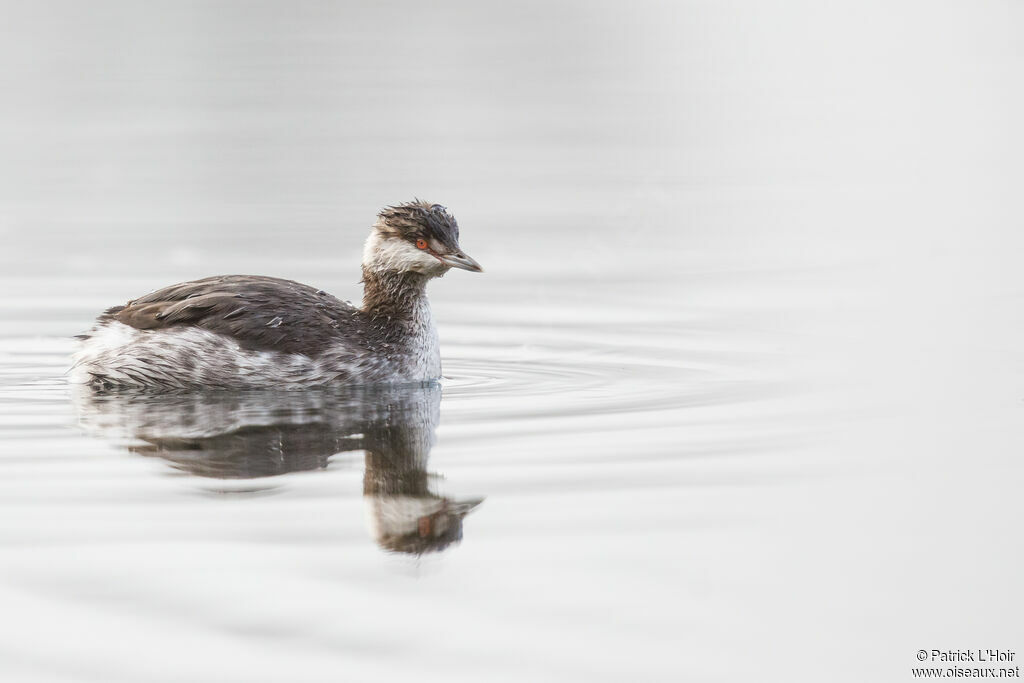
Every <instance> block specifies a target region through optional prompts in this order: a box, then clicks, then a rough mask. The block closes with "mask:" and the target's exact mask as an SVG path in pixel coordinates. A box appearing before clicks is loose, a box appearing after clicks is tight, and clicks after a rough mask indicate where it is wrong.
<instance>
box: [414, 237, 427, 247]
mask: <svg viewBox="0 0 1024 683" xmlns="http://www.w3.org/2000/svg"><path fill="white" fill-rule="evenodd" d="M416 248H417V249H426V248H427V241H426V240H425V239H423V238H422V237H421V238H419V239H418V240H416Z"/></svg>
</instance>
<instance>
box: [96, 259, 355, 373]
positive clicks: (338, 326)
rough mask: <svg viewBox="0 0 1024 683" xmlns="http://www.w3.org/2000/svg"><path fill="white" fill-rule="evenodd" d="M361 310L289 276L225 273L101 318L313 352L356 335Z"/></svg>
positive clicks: (185, 284) (149, 297)
mask: <svg viewBox="0 0 1024 683" xmlns="http://www.w3.org/2000/svg"><path fill="white" fill-rule="evenodd" d="M357 315H359V311H358V309H356V308H355V307H353V306H351V305H350V304H346V303H344V302H342V301H339V300H338V299H337V298H335V297H333V296H331V295H330V294H327V293H326V292H324V291H323V290H318V289H314V288H313V287H310V286H308V285H303V284H300V283H298V282H293V281H291V280H282V279H279V278H273V277H262V276H256V275H222V276H216V277H208V278H204V279H202V280H193V281H191V282H182V283H180V284H177V285H171V286H170V287H164V288H163V289H159V290H157V291H155V292H152V293H150V294H147V295H146V296H143V297H140V298H138V299H134V300H132V301H129V302H128V304H127V305H126V306H117V307H114V308H111V309H110V310H108V311H107V312H106V313H104V315H103V316H102V318H101V320H100V321H101V322H103V319H104V318H105V319H107V320H116V321H118V322H121V323H124V324H125V325H130V326H131V327H134V328H136V329H139V330H159V329H169V328H173V327H180V326H194V327H200V328H203V329H205V330H209V331H210V332H216V333H218V334H223V335H225V336H227V337H231V338H232V339H234V340H235V341H237V342H238V344H239V345H240V346H241V347H242V348H245V349H248V350H254V351H281V352H284V353H303V354H306V355H315V354H317V353H319V352H320V351H322V350H323V349H324V348H326V347H327V346H328V345H330V344H332V343H336V342H338V341H339V340H341V339H343V338H346V337H352V336H355V335H356V334H357V333H358V329H357V328H358V326H357V325H356V324H355V323H354V318H355V317H356V316H357Z"/></svg>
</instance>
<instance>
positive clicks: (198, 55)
mask: <svg viewBox="0 0 1024 683" xmlns="http://www.w3.org/2000/svg"><path fill="white" fill-rule="evenodd" d="M1022 36H1024V5H1021V3H1019V2H1011V1H1005V2H998V1H987V0H975V1H971V2H968V1H964V2H928V1H923V0H922V1H920V2H914V1H907V0H902V1H896V2H891V1H886V2H880V1H868V2H840V3H822V2H817V1H808V2H795V1H793V2H781V1H779V2H758V1H749V2H740V1H736V2H664V3H652V2H639V3H637V2H630V3H606V2H582V1H581V2H575V3H565V2H555V3H552V2H531V3H472V2H447V3H415V2H389V3H374V4H366V5H356V4H350V3H340V2H339V3H327V2H325V3H309V2H281V3H267V2H237V3H231V2H166V3H164V2H138V3H132V2H90V3H77V2H64V3H54V2H42V3H39V2H6V3H4V4H3V6H2V21H0V240H2V243H3V247H2V250H0V311H2V316H0V379H2V387H0V389H2V392H0V400H2V402H3V414H2V415H0V474H2V476H0V509H2V511H0V602H2V604H3V615H2V616H0V674H2V678H3V679H4V680H12V681H14V680H17V681H37V680H38V681H178V680H189V681H236V680H237V681H247V682H251V681H283V680H302V681H321V680H323V681H328V680H330V681H337V680H353V681H357V680H358V681H367V680H399V679H423V680H445V681H453V680H510V681H519V680H551V681H562V680H579V681H591V680H609V681H619V680H651V681H662V680H701V681H703V680H708V681H717V680H727V681H733V680H773V681H774V680H778V681H795V680H800V681H826V680H827V681H864V680H872V681H904V680H912V678H911V676H910V668H911V667H912V666H917V662H916V660H915V659H914V653H915V652H916V651H917V650H918V649H921V648H925V649H931V648H962V649H966V648H989V647H992V648H996V647H999V648H1009V649H1013V650H1016V651H1018V652H1021V653H1024V629H1022V627H1021V625H1020V618H1019V617H1020V613H1021V609H1022V607H1024V593H1022V591H1021V587H1020V563H1021V558H1022V554H1021V543H1022V536H1021V533H1020V522H1021V513H1022V504H1021V499H1020V490H1021V483H1022V478H1024V466H1022V465H1021V463H1020V455H1021V447H1022V445H1024V428H1022V418H1024V355H1022V349H1024V318H1022V310H1024V309H1022V303H1024V273H1022V268H1021V258H1022V247H1024V237H1022V234H1024V232H1022V229H1024V225H1022V219H1024V210H1022V207H1021V203H1020V187H1021V183H1022V180H1024V174H1022V163H1021V158H1022V155H1024V140H1022V135H1021V126H1020V121H1021V120H1022V116H1024V106H1022V104H1024V97H1022V93H1021V84H1022V82H1024V56H1022V47H1021V46H1022V45H1024V42H1022ZM413 195H418V196H421V197H424V198H427V199H429V200H431V201H437V202H442V203H445V204H447V205H448V206H449V207H451V209H452V211H453V212H454V213H455V214H456V215H457V216H458V218H459V220H460V223H461V225H462V229H463V245H464V246H465V248H466V250H467V251H468V252H469V253H470V254H472V255H473V256H475V257H476V258H478V260H480V261H481V263H483V264H484V266H485V267H486V268H487V269H488V273H486V274H485V275H483V276H473V275H469V274H465V273H453V274H451V275H450V276H448V277H447V278H445V279H444V280H443V281H442V282H439V283H437V284H436V285H434V286H433V287H432V289H431V291H432V296H433V299H434V301H435V311H436V312H437V315H438V318H439V324H440V326H441V334H442V343H443V345H444V356H445V364H446V374H448V375H449V377H450V379H449V382H448V384H447V385H446V386H447V389H446V395H445V402H444V404H443V406H442V424H441V429H440V430H439V433H438V439H439V442H438V446H437V448H436V449H435V451H434V453H433V457H432V469H434V470H436V471H438V472H442V473H444V474H445V476H446V482H448V484H449V485H450V487H451V488H452V489H453V490H455V491H457V492H463V493H468V494H475V495H484V496H487V501H486V502H485V503H484V505H483V506H482V507H481V508H480V510H479V511H477V512H474V513H473V515H472V516H471V517H469V518H467V523H466V537H465V540H464V541H463V543H462V545H461V546H459V547H457V548H454V549H451V550H449V551H447V552H446V553H445V554H444V555H442V556H438V557H430V558H424V560H422V561H421V562H420V563H410V562H408V561H404V560H402V559H401V558H395V557H393V556H389V555H385V554H384V553H382V552H380V551H379V550H378V549H377V548H376V547H375V546H373V544H372V543H371V542H370V540H369V539H368V537H367V536H366V534H365V532H364V531H363V529H362V526H363V521H362V512H361V500H360V476H361V469H360V463H359V461H358V459H341V460H339V461H338V462H337V463H336V466H335V465H332V467H330V468H328V469H327V470H326V471H324V472H322V473H316V474H305V475H301V476H299V475H296V476H290V477H284V478H282V479H281V480H280V481H276V482H275V483H274V487H276V488H274V491H275V492H276V495H270V496H253V497H246V496H236V497H232V496H231V495H228V494H217V493H212V492H211V491H212V490H213V489H215V488H216V487H215V486H213V485H211V484H210V483H209V482H208V481H202V480H197V479H191V478H187V477H180V476H178V477H172V476H168V473H169V472H170V468H169V467H168V466H167V465H166V463H161V462H158V461H155V459H143V458H139V457H137V456H130V455H128V454H126V453H124V452H123V450H121V449H120V448H118V447H117V445H116V444H109V443H105V442H103V441H100V440H95V439H89V438H87V437H85V436H83V435H81V434H80V433H79V432H78V431H77V430H76V429H75V418H74V415H73V413H72V411H71V409H70V408H69V407H68V402H67V397H66V392H65V388H64V386H63V384H62V379H61V372H62V371H63V369H64V367H66V362H67V354H68V352H69V351H70V349H71V346H70V342H69V341H68V337H69V336H70V335H72V334H75V333H76V332H79V331H81V330H82V329H83V328H84V327H85V326H86V325H87V324H88V322H89V320H90V318H91V317H92V316H93V315H95V313H96V312H98V311H99V310H101V309H102V308H103V307H105V306H108V305H112V304H115V303H119V302H121V301H123V300H125V299H127V298H130V297H132V296H136V295H138V294H140V293H143V292H145V291H147V290H149V289H152V288H154V287H157V286H160V285H164V284H168V283H170V282H174V281H178V280H184V279H188V278H191V277H198V276H203V275H210V274H215V273H223V272H259V273H265V274H272V275H281V276H285V277H294V278H297V279H302V280H304V281H308V282H311V283H314V284H318V285H319V286H323V287H325V288H328V289H331V290H332V291H334V292H336V293H338V294H339V295H340V296H342V297H343V298H357V297H358V286H357V280H358V270H357V262H358V258H359V250H360V244H361V241H362V239H363V237H364V236H365V233H366V230H367V228H368V226H369V225H370V223H371V222H372V220H373V214H374V212H375V211H376V210H377V209H378V207H380V206H381V205H384V204H387V203H391V202H395V201H400V200H405V199H409V198H411V197H412V196H413ZM1018 663H1019V662H1018Z"/></svg>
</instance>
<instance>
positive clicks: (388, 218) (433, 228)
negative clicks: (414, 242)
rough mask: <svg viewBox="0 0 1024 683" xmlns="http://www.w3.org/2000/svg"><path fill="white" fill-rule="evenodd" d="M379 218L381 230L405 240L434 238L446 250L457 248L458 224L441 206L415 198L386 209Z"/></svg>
mask: <svg viewBox="0 0 1024 683" xmlns="http://www.w3.org/2000/svg"><path fill="white" fill-rule="evenodd" d="M378 215H379V216H380V219H381V220H380V222H381V225H382V227H385V228H387V229H388V230H389V231H392V232H394V233H397V234H398V235H399V236H401V237H404V238H405V239H415V238H417V237H433V238H434V239H436V240H437V241H439V242H441V243H442V244H444V245H445V246H447V247H450V248H452V249H456V248H458V244H459V224H458V222H457V221H456V220H455V216H453V215H451V214H450V213H448V209H447V208H445V207H443V206H441V205H440V204H431V203H430V202H425V201H423V200H421V199H415V200H413V201H411V202H405V203H404V204H396V205H394V206H387V207H385V208H383V209H382V210H381V212H380V214H378Z"/></svg>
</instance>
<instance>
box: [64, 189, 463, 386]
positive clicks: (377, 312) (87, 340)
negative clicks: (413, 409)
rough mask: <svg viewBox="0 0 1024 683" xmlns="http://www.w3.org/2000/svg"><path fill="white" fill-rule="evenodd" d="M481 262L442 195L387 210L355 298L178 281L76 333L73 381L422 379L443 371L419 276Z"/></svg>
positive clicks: (240, 279)
mask: <svg viewBox="0 0 1024 683" xmlns="http://www.w3.org/2000/svg"><path fill="white" fill-rule="evenodd" d="M451 268H461V269H463V270H469V271H474V272H480V271H481V270H482V269H481V268H480V265H479V264H478V263H477V262H476V261H474V260H473V259H471V258H470V257H469V256H467V255H466V254H465V253H463V251H462V249H461V248H460V247H459V227H458V223H457V222H456V221H455V217H454V216H452V215H451V214H450V213H449V212H448V210H447V209H446V208H445V207H443V206H441V205H440V204H430V203H428V202H423V201H419V200H416V201H413V202H408V203H405V204H398V205H396V206H390V207H387V208H385V209H384V210H383V211H381V212H380V214H379V215H378V217H377V222H376V223H375V224H374V226H373V229H372V230H371V231H370V236H369V237H368V238H367V240H366V245H365V248H364V250H363V304H362V306H361V307H358V308H357V307H355V306H352V305H350V304H347V303H345V302H343V301H340V300H338V299H337V298H335V297H333V296H331V295H330V294H327V293H326V292H324V291H323V290H318V289H316V288H314V287H310V286H308V285H303V284H300V283H298V282H292V281H291V280H282V279H278V278H273V277H262V276H256V275H224V276H218V277H209V278H204V279H202V280H194V281H191V282H183V283H181V284H177V285H171V286H170V287H165V288H163V289H160V290H157V291H155V292H152V293H150V294H147V295H145V296H143V297H140V298H138V299H134V300H132V301H129V302H128V303H127V304H126V305H124V306H115V307H113V308H110V309H108V310H107V311H105V312H104V313H103V314H102V315H101V316H100V317H99V318H98V319H97V320H96V324H95V325H94V326H93V328H92V329H91V330H90V331H89V332H88V333H86V334H83V335H81V336H80V337H79V339H81V340H82V344H81V347H80V349H79V350H78V351H77V353H75V356H74V363H73V366H72V369H71V378H72V381H74V382H80V383H92V384H97V385H103V386H122V385H124V386H165V387H189V386H211V387H257V386H275V385H276V386H312V385H318V384H328V383H334V382H348V383H359V384H367V383H381V382H418V381H428V380H432V379H437V378H438V377H440V375H441V354H440V349H439V346H438V340H437V330H436V329H435V327H434V321H433V318H432V317H431V314H430V305H429V303H428V302H427V296H426V285H427V282H428V281H429V280H431V279H432V278H436V277H441V276H442V275H444V274H445V273H446V272H448V270H449V269H451Z"/></svg>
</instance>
